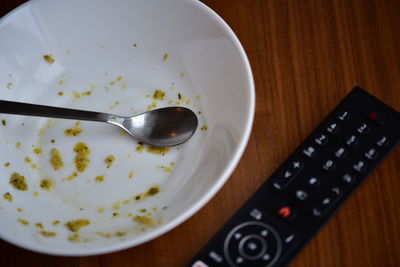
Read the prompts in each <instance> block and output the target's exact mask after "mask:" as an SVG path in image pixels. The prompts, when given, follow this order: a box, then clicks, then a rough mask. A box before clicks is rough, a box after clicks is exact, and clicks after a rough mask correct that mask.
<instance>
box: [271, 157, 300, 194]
mask: <svg viewBox="0 0 400 267" xmlns="http://www.w3.org/2000/svg"><path fill="white" fill-rule="evenodd" d="M287 166H288V168H287V169H285V170H283V172H282V173H281V174H280V176H279V175H278V176H276V178H274V179H275V181H274V182H273V183H272V186H273V187H274V188H275V189H278V190H283V189H285V187H286V186H287V185H288V184H289V183H290V182H291V181H292V180H293V179H294V178H295V177H296V176H297V175H298V174H299V173H300V172H301V170H302V169H303V166H304V164H303V162H302V161H299V160H294V161H292V162H291V163H289V164H288V165H287Z"/></svg>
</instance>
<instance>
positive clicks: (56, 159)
mask: <svg viewBox="0 0 400 267" xmlns="http://www.w3.org/2000/svg"><path fill="white" fill-rule="evenodd" d="M50 154H51V157H50V163H51V166H53V168H54V170H56V171H58V170H61V169H62V168H63V167H64V162H63V160H62V157H61V153H60V152H59V151H58V150H57V149H56V148H53V149H52V150H51V151H50Z"/></svg>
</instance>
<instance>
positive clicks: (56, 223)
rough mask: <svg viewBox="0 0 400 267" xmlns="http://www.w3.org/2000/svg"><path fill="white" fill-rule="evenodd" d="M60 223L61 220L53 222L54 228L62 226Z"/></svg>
mask: <svg viewBox="0 0 400 267" xmlns="http://www.w3.org/2000/svg"><path fill="white" fill-rule="evenodd" d="M60 223H61V222H60V221H59V220H55V221H53V222H52V223H51V224H52V225H53V226H58V225H60Z"/></svg>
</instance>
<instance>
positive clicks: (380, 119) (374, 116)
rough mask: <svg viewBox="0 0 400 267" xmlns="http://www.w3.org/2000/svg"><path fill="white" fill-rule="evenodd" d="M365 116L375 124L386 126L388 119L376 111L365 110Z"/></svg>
mask: <svg viewBox="0 0 400 267" xmlns="http://www.w3.org/2000/svg"><path fill="white" fill-rule="evenodd" d="M363 113H364V115H365V116H367V117H368V118H369V119H370V120H372V121H373V122H376V123H377V124H379V125H384V124H385V123H386V118H385V117H384V116H383V115H382V114H380V113H379V112H377V111H375V110H371V109H368V110H364V112H363Z"/></svg>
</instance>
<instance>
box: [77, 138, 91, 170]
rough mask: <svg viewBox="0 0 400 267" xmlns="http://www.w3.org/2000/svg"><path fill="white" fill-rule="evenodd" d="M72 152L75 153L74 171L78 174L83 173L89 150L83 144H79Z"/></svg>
mask: <svg viewBox="0 0 400 267" xmlns="http://www.w3.org/2000/svg"><path fill="white" fill-rule="evenodd" d="M74 152H75V153H76V157H75V166H76V169H77V170H78V171H80V172H83V171H84V170H85V169H86V167H87V166H88V165H89V161H90V160H89V154H90V149H89V147H88V146H87V145H86V144H85V143H82V142H80V143H77V144H76V145H75V147H74Z"/></svg>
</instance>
